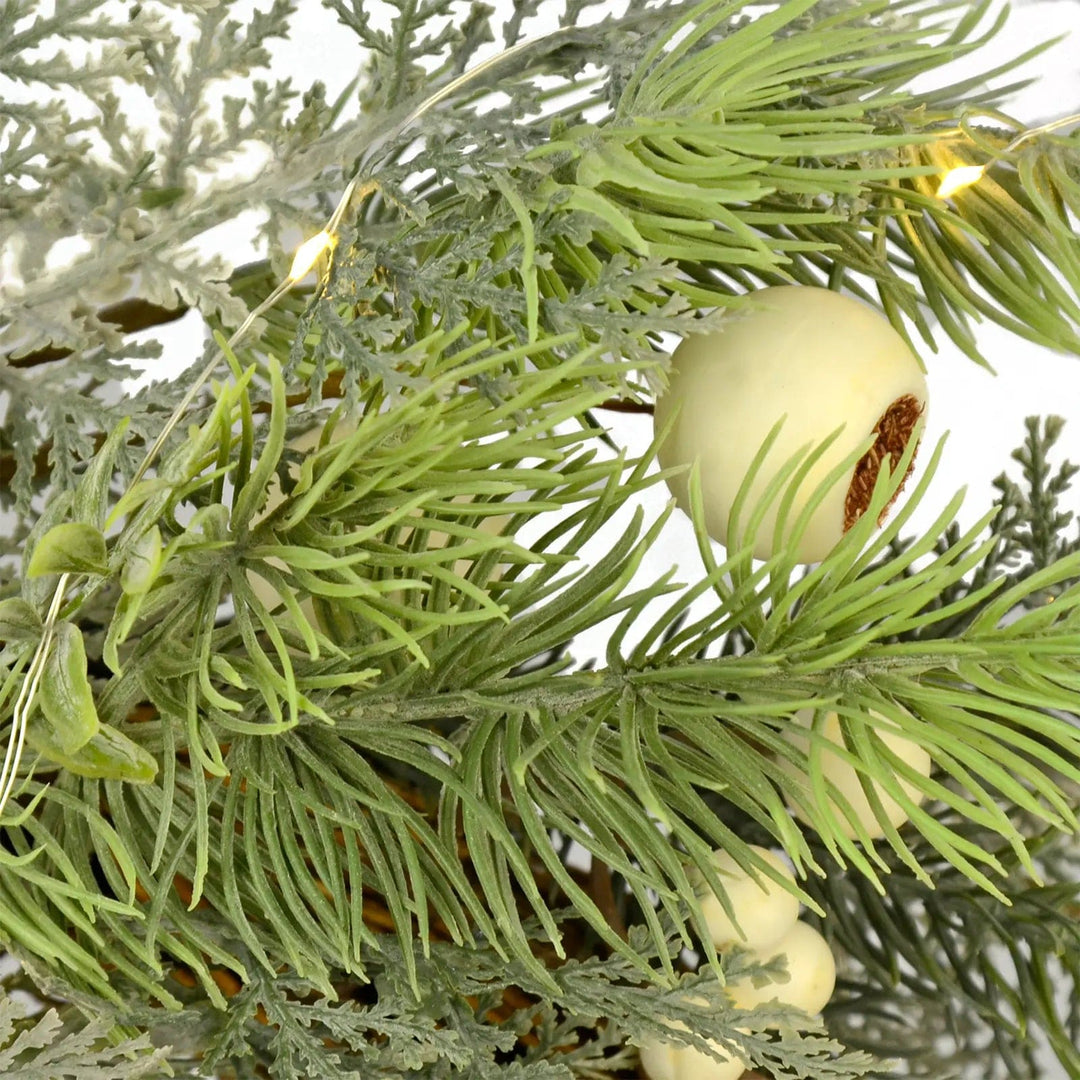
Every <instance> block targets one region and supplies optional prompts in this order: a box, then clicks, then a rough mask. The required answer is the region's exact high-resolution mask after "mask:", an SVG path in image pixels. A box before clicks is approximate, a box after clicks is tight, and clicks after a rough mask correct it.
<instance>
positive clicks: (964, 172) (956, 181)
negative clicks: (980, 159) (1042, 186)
mask: <svg viewBox="0 0 1080 1080" xmlns="http://www.w3.org/2000/svg"><path fill="white" fill-rule="evenodd" d="M1076 123H1080V113H1071V114H1070V115H1069V116H1063V117H1061V119H1060V120H1051V121H1050V123H1048V124H1040V125H1039V126H1038V127H1033V128H1028V130H1027V131H1022V132H1021V133H1020V134H1019V135H1017V137H1016V138H1015V139H1013V141H1012V142H1010V143H1009V144H1008V146H1006V147H1005V148H1004V149H1003V150H1002V151H1000V152H1001V153H1002V154H1011V153H1012V152H1013V151H1014V150H1016V149H1017V148H1018V147H1020V146H1022V145H1023V144H1024V143H1026V142H1027V141H1028V139H1033V138H1035V137H1036V136H1037V135H1045V134H1046V133H1047V132H1048V131H1056V130H1057V129H1058V128H1063V127H1066V126H1068V125H1069V124H1076ZM994 160H996V159H994ZM993 164H994V161H988V162H987V163H986V164H985V165H957V166H956V167H955V168H952V169H950V170H949V171H948V172H947V173H946V174H945V175H944V176H943V177H942V179H941V183H940V184H939V185H938V189H937V191H936V192H934V194H935V195H936V196H937V197H938V198H939V199H948V198H951V197H952V196H953V195H955V194H956V193H957V192H958V191H963V189H964V188H967V187H971V185H972V184H977V183H978V182H979V181H980V180H981V179H982V178H983V177H984V176H985V175H986V170H987V169H989V168H990V166H991V165H993Z"/></svg>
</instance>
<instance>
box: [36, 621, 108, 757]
mask: <svg viewBox="0 0 1080 1080" xmlns="http://www.w3.org/2000/svg"><path fill="white" fill-rule="evenodd" d="M37 702H38V708H40V709H41V712H42V715H43V716H44V717H45V719H46V720H47V721H48V723H49V727H50V728H51V732H52V738H53V740H55V742H56V745H57V746H58V747H59V748H60V750H61V751H62V752H63V753H64V754H74V753H75V752H76V751H77V750H78V749H79V748H80V747H82V746H85V745H86V743H87V742H89V741H90V739H91V738H93V736H94V734H95V733H96V732H97V730H98V728H99V726H100V724H99V723H98V715H97V707H96V706H95V705H94V691H93V690H92V689H91V687H90V680H89V678H88V677H87V674H86V647H85V646H84V644H83V636H82V632H81V631H80V630H79V628H78V627H77V626H73V625H72V624H71V623H68V622H62V623H60V624H59V625H58V626H57V627H56V636H55V638H54V640H53V645H52V648H51V649H50V650H49V656H48V659H47V660H46V662H45V671H44V674H43V676H42V679H41V686H40V687H39V689H38V698H37Z"/></svg>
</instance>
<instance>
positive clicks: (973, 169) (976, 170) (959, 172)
mask: <svg viewBox="0 0 1080 1080" xmlns="http://www.w3.org/2000/svg"><path fill="white" fill-rule="evenodd" d="M985 172H986V166H985V165H958V166H957V167H956V168H955V169H950V170H949V171H948V172H947V173H946V174H945V177H944V179H943V180H942V181H941V183H940V185H939V186H938V189H937V191H936V192H935V194H936V195H937V197H938V198H939V199H948V198H950V197H951V196H953V195H955V194H956V193H957V192H958V191H962V190H963V189H964V188H966V187H971V185H972V184H977V183H978V182H979V181H980V180H981V179H982V178H983V174H984V173H985Z"/></svg>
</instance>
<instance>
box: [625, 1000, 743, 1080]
mask: <svg viewBox="0 0 1080 1080" xmlns="http://www.w3.org/2000/svg"><path fill="white" fill-rule="evenodd" d="M687 1001H688V1002H690V1003H691V1004H695V1005H705V1004H707V1002H706V1000H705V999H704V998H700V997H692V998H688V999H687ZM665 1023H666V1024H667V1026H668V1027H670V1028H673V1029H674V1030H676V1031H689V1030H690V1029H689V1028H688V1027H687V1026H686V1024H684V1023H683V1022H682V1021H681V1020H667V1021H665ZM709 1045H710V1046H711V1047H713V1048H714V1049H715V1050H716V1052H717V1053H718V1054H720V1056H721V1057H723V1058H724V1059H725V1060H723V1061H718V1060H717V1059H716V1058H714V1057H710V1056H709V1055H708V1054H706V1053H704V1052H703V1051H701V1050H695V1049H694V1047H692V1046H685V1045H678V1044H676V1043H669V1042H664V1041H662V1040H661V1039H648V1040H645V1041H644V1042H642V1044H641V1046H640V1047H639V1052H640V1054H641V1066H642V1068H643V1069H644V1070H645V1072H646V1074H647V1075H648V1077H649V1080H737V1078H738V1077H740V1076H742V1074H743V1073H744V1072H745V1071H746V1065H745V1064H744V1063H743V1062H742V1061H740V1060H739V1059H738V1058H733V1057H731V1056H730V1055H729V1054H728V1052H727V1051H726V1050H724V1048H723V1047H722V1046H721V1045H720V1044H719V1043H717V1042H715V1041H713V1040H711V1039H710V1040H709Z"/></svg>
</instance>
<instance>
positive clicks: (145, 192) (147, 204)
mask: <svg viewBox="0 0 1080 1080" xmlns="http://www.w3.org/2000/svg"><path fill="white" fill-rule="evenodd" d="M187 193H188V190H187V188H183V187H148V188H143V189H142V191H140V192H139V206H141V207H142V208H143V209H144V210H156V209H157V208H158V207H160V206H171V205H172V204H173V203H174V202H178V201H179V200H180V199H182V198H183V197H184V196H185V195H186V194H187Z"/></svg>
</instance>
